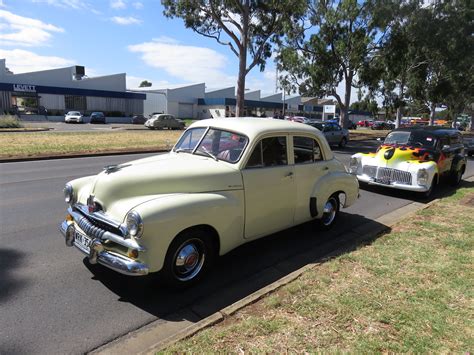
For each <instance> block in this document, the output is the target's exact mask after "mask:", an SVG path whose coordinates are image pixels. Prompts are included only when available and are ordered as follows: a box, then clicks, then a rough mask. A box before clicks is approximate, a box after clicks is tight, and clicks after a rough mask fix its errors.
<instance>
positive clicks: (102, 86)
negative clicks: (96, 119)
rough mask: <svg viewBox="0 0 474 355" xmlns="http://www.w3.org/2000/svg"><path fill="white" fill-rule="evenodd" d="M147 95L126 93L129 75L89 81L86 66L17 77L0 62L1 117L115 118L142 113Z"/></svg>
mask: <svg viewBox="0 0 474 355" xmlns="http://www.w3.org/2000/svg"><path fill="white" fill-rule="evenodd" d="M144 99H145V95H143V94H139V93H131V92H128V91H127V90H126V74H125V73H121V74H114V75H106V76H99V77H93V78H89V77H87V76H86V75H85V68H84V67H83V66H78V65H76V66H72V67H67V68H59V69H51V70H42V71H37V72H30V73H22V74H14V73H12V72H11V71H10V70H8V69H7V67H6V62H5V59H0V114H1V113H3V112H14V113H20V114H28V113H32V114H35V113H40V114H41V113H42V111H43V113H44V112H46V111H45V110H47V112H48V114H53V115H54V114H58V115H63V114H64V112H65V111H70V110H77V111H81V112H83V113H86V112H88V113H90V112H92V111H102V112H105V113H106V115H107V113H115V115H119V116H120V115H132V114H141V113H142V112H143V101H144Z"/></svg>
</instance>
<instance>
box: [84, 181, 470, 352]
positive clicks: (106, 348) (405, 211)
mask: <svg viewBox="0 0 474 355" xmlns="http://www.w3.org/2000/svg"><path fill="white" fill-rule="evenodd" d="M464 180H465V181H468V182H474V176H471V177H468V178H465V179H464ZM438 200H439V199H435V200H433V201H430V202H428V203H420V202H411V203H409V204H408V205H405V206H403V207H401V208H399V209H397V210H394V211H392V212H390V213H388V214H386V215H383V216H381V217H379V218H377V219H376V220H374V221H371V222H368V223H365V224H363V225H361V226H358V227H356V228H355V229H354V231H353V232H354V234H356V235H358V237H356V238H355V239H354V240H353V242H352V243H351V244H349V245H345V246H344V247H342V248H337V249H336V250H333V251H331V252H330V253H328V254H326V255H325V256H324V260H327V259H330V258H333V257H335V256H337V255H340V254H342V253H343V252H347V251H348V250H351V249H352V248H353V247H354V245H357V244H358V243H361V242H362V243H364V242H365V243H368V242H370V241H372V240H374V239H375V238H376V237H378V236H379V235H381V234H384V233H386V232H387V231H389V230H390V229H391V227H393V226H394V225H395V224H397V223H399V222H400V221H401V220H403V219H405V218H407V217H409V216H411V215H413V214H415V213H416V212H418V211H420V210H423V209H426V208H428V207H430V206H431V205H433V204H434V203H436V202H437V201H438ZM320 264H321V262H310V263H308V264H306V265H304V266H303V267H301V268H299V269H297V270H295V271H293V272H291V273H289V274H287V275H285V276H283V277H282V278H280V279H278V280H277V281H275V282H272V283H271V284H269V285H267V286H265V287H263V288H261V289H259V290H257V291H255V292H253V293H251V294H249V295H248V296H246V297H244V298H242V299H240V300H238V301H237V302H235V303H233V304H231V305H229V306H227V307H225V308H223V309H221V310H220V311H218V312H215V313H214V314H212V315H210V316H208V317H206V318H204V319H201V320H199V321H197V322H196V323H192V324H190V325H188V326H185V328H183V329H181V330H179V331H177V332H176V333H174V334H172V335H169V336H166V335H165V334H163V333H164V325H163V324H164V322H163V321H161V320H157V321H155V322H152V323H151V324H148V325H146V326H144V327H142V328H139V329H137V330H135V331H133V332H131V333H129V334H126V335H124V336H122V337H120V338H118V339H116V340H114V341H113V342H111V343H108V344H105V345H103V346H101V347H99V348H97V349H95V350H94V351H92V352H91V353H93V354H114V355H115V354H127V353H128V351H127V350H130V349H133V352H135V353H138V354H149V355H151V354H155V353H156V352H158V351H161V350H163V349H166V348H167V347H169V346H170V345H172V344H174V343H176V342H178V341H181V340H183V339H186V338H189V337H191V336H193V335H194V334H196V333H198V332H199V331H201V330H203V329H205V328H207V327H210V326H212V325H214V324H217V323H219V322H221V321H223V320H224V319H225V318H227V317H229V316H231V315H232V314H234V313H236V312H237V311H239V310H240V309H242V308H244V307H246V306H248V305H250V304H252V303H254V302H256V301H258V300H259V299H261V298H263V297H264V296H266V295H268V294H270V293H272V292H274V291H275V290H277V289H279V288H280V287H282V286H284V285H286V284H288V283H290V282H291V281H294V280H296V279H297V278H298V277H300V276H301V275H302V274H303V273H304V272H305V271H308V270H310V269H312V268H315V267H317V266H318V265H320ZM188 323H189V322H188ZM178 326H179V325H178ZM144 328H146V329H145V331H146V336H141V332H142V330H143V329H144ZM150 342H152V344H150Z"/></svg>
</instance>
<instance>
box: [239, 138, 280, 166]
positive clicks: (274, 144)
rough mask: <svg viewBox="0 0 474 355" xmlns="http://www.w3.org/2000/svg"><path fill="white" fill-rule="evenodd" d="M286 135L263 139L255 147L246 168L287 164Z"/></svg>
mask: <svg viewBox="0 0 474 355" xmlns="http://www.w3.org/2000/svg"><path fill="white" fill-rule="evenodd" d="M286 146H287V145H286V137H271V138H264V139H262V140H261V141H260V142H259V143H258V144H257V145H256V146H255V148H254V150H253V152H252V155H251V156H250V158H249V160H248V162H247V166H246V168H257V167H267V166H279V165H287V164H288V157H287V153H286Z"/></svg>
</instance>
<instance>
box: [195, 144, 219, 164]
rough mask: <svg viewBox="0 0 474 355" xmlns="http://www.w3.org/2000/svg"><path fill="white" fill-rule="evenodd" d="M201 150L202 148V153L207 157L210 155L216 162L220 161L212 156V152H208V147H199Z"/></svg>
mask: <svg viewBox="0 0 474 355" xmlns="http://www.w3.org/2000/svg"><path fill="white" fill-rule="evenodd" d="M199 148H201V149H202V152H204V153H206V154H207V155H209V156H210V157H211V158H212V159H214V160H215V161H219V159H217V157H216V156H215V155H214V154H212V153H211V152H210V151H208V150H207V149H206V147H204V146H201V147H199ZM199 148H198V150H199Z"/></svg>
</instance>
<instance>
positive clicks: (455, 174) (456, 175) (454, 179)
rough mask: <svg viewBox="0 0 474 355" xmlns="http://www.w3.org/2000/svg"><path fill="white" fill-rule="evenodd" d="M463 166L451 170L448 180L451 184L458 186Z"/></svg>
mask: <svg viewBox="0 0 474 355" xmlns="http://www.w3.org/2000/svg"><path fill="white" fill-rule="evenodd" d="M462 173H463V168H460V169H457V170H455V171H452V172H451V176H450V180H451V181H450V182H451V186H458V185H459V184H460V183H461V180H462Z"/></svg>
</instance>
